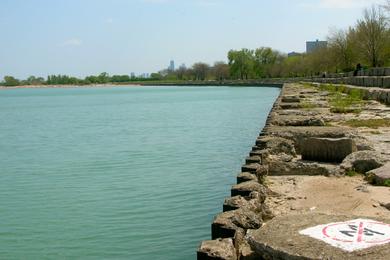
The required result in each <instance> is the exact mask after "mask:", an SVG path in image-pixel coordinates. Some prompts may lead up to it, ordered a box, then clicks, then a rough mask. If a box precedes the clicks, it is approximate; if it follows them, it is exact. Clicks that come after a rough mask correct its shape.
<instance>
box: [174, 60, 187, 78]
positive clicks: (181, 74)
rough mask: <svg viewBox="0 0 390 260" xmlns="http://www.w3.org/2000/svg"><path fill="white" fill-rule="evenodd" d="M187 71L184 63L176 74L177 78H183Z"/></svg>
mask: <svg viewBox="0 0 390 260" xmlns="http://www.w3.org/2000/svg"><path fill="white" fill-rule="evenodd" d="M186 72H187V68H186V66H185V65H184V64H182V65H181V66H180V67H179V68H178V69H177V70H176V75H177V79H179V80H182V79H183V78H184V76H185V74H186Z"/></svg>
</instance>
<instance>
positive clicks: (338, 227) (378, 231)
mask: <svg viewBox="0 0 390 260" xmlns="http://www.w3.org/2000/svg"><path fill="white" fill-rule="evenodd" d="M355 219H359V217H354V216H339V215H336V216H335V215H325V214H306V215H296V216H294V215H288V216H282V217H276V218H274V219H273V220H271V221H269V222H268V223H267V224H266V225H264V226H263V227H262V228H261V229H259V230H249V231H248V234H247V236H246V240H247V241H248V243H249V244H250V245H251V247H252V250H254V251H255V252H256V253H257V254H258V255H260V256H261V257H262V258H263V259H280V260H282V259H289V260H290V259H334V260H338V259H340V260H341V259H367V260H368V259H369V260H372V259H375V260H385V259H389V255H390V244H384V245H380V243H379V242H383V241H385V240H386V239H389V241H390V237H388V235H389V232H388V229H390V227H387V226H388V224H390V220H389V219H373V223H375V222H377V221H379V222H383V223H385V225H377V224H367V223H368V222H359V221H357V222H356V221H352V222H349V223H347V224H336V223H338V222H345V221H347V222H348V221H351V220H355ZM318 225H325V226H324V227H323V228H320V229H319V231H315V230H314V231H311V230H309V231H308V230H307V229H308V228H312V227H316V226H318ZM356 225H357V226H356ZM386 225H387V226H386ZM355 227H356V228H355ZM381 227H383V228H381ZM344 228H345V230H344ZM303 231H304V232H303ZM316 232H317V233H316ZM301 233H302V234H301ZM303 233H306V235H304V234H303ZM307 233H314V236H318V238H313V237H311V236H309V235H307ZM382 234H383V235H382ZM332 241H334V243H333V242H332ZM343 243H344V244H348V243H349V244H351V245H352V244H353V245H354V246H351V247H349V246H346V247H344V249H341V248H340V247H341V244H343ZM332 244H333V245H332ZM336 244H338V246H335V245H336ZM375 244H379V245H378V246H372V245H375ZM364 246H372V247H369V248H365V249H362V250H357V251H347V249H348V250H351V249H353V248H356V247H358V248H359V247H361V248H363V247H364Z"/></svg>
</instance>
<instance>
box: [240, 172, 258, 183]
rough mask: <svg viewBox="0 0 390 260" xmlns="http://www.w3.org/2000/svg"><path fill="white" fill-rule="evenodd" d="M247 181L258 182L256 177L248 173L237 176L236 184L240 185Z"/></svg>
mask: <svg viewBox="0 0 390 260" xmlns="http://www.w3.org/2000/svg"><path fill="white" fill-rule="evenodd" d="M247 181H256V182H257V181H258V179H257V176H256V175H255V174H253V173H250V172H242V173H240V174H239V175H237V184H241V183H243V182H247Z"/></svg>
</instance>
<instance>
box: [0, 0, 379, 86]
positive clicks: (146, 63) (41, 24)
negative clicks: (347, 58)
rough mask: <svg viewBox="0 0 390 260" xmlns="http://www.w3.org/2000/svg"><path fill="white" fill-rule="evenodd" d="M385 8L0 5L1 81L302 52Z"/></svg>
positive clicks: (215, 2)
mask: <svg viewBox="0 0 390 260" xmlns="http://www.w3.org/2000/svg"><path fill="white" fill-rule="evenodd" d="M382 2H383V0H240V1H238V0H0V79H1V78H3V77H4V76H5V75H13V76H16V77H18V78H26V77H28V76H30V75H35V76H43V77H46V76H47V75H50V74H67V75H72V76H77V77H84V76H86V75H91V74H98V73H100V72H108V73H109V74H111V75H113V74H130V73H131V72H134V73H136V74H140V73H151V72H156V71H159V70H161V69H163V68H166V67H168V65H169V61H170V60H174V61H175V64H176V66H179V65H180V64H182V63H184V64H186V65H187V66H191V65H192V64H193V63H194V62H198V61H203V62H207V63H209V64H213V63H214V62H215V61H227V58H226V56H227V52H228V51H229V50H230V49H241V48H258V47H262V46H267V47H272V48H275V49H277V50H280V51H282V52H285V53H287V52H291V51H297V52H303V51H304V50H305V42H306V41H307V40H316V39H320V40H322V39H326V36H327V35H328V33H329V30H330V29H332V28H339V29H345V28H348V27H349V26H351V25H354V24H355V23H356V21H357V19H359V18H360V17H361V16H362V10H363V8H365V7H370V6H371V5H372V4H376V3H382Z"/></svg>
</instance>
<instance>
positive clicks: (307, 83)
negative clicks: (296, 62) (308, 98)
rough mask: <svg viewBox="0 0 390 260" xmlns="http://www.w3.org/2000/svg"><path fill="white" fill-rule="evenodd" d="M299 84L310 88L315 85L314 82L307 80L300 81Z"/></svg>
mask: <svg viewBox="0 0 390 260" xmlns="http://www.w3.org/2000/svg"><path fill="white" fill-rule="evenodd" d="M300 84H301V85H302V86H303V87H304V88H311V89H313V88H314V87H316V85H315V84H313V83H309V82H300Z"/></svg>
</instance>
